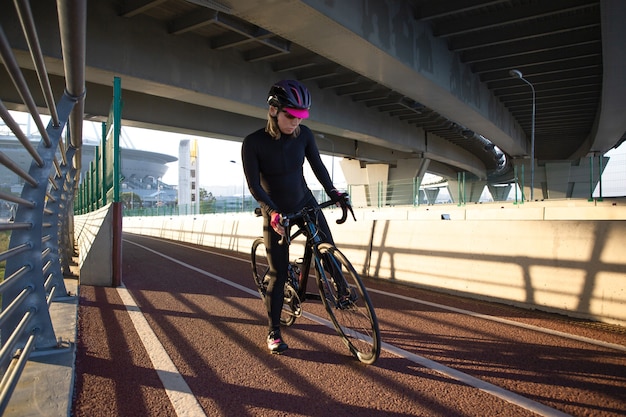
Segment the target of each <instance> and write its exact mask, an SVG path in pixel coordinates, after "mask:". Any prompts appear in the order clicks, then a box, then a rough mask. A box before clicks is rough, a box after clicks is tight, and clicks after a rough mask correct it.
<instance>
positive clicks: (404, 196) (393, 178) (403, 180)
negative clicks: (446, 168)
mask: <svg viewBox="0 0 626 417" xmlns="http://www.w3.org/2000/svg"><path fill="white" fill-rule="evenodd" d="M429 164H430V159H424V158H413V159H399V160H398V162H397V163H396V166H395V167H394V168H390V169H389V187H388V190H389V191H388V192H389V194H390V195H388V196H387V200H386V201H388V202H389V204H391V205H411V204H415V201H414V200H415V197H414V193H415V190H414V186H413V184H414V181H415V180H416V179H419V182H420V184H421V181H422V179H423V178H424V174H425V173H426V170H427V169H428V165H429Z"/></svg>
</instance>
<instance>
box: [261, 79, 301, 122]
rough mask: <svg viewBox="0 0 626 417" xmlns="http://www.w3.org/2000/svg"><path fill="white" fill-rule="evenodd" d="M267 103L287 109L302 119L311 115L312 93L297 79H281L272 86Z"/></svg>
mask: <svg viewBox="0 0 626 417" xmlns="http://www.w3.org/2000/svg"><path fill="white" fill-rule="evenodd" d="M267 104H269V105H270V106H274V107H278V108H279V109H281V110H285V111H286V112H287V113H289V114H291V115H292V116H294V117H297V118H300V119H306V118H307V117H309V108H310V107H311V94H310V93H309V90H307V88H306V87H305V86H304V85H303V84H301V83H300V82H299V81H296V80H281V81H278V82H277V83H276V84H274V85H273V86H272V88H270V92H269V93H268V97H267Z"/></svg>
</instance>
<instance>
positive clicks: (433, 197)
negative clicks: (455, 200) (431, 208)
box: [420, 187, 441, 205]
mask: <svg viewBox="0 0 626 417" xmlns="http://www.w3.org/2000/svg"><path fill="white" fill-rule="evenodd" d="M440 190H441V188H439V187H435V188H425V189H424V194H425V198H426V203H427V204H431V205H432V204H435V201H437V197H438V196H439V191H440ZM420 197H421V193H420ZM421 202H422V201H421V200H420V203H421Z"/></svg>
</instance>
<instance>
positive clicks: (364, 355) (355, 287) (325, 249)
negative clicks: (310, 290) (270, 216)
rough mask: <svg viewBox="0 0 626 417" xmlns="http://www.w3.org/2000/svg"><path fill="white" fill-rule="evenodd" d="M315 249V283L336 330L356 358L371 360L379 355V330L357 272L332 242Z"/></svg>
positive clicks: (367, 361) (374, 314)
mask: <svg viewBox="0 0 626 417" xmlns="http://www.w3.org/2000/svg"><path fill="white" fill-rule="evenodd" d="M316 252H317V253H318V255H319V257H317V259H316V266H315V273H316V275H317V284H318V287H319V291H320V295H321V296H322V302H323V304H324V307H325V308H326V311H327V312H328V315H329V316H330V318H331V321H332V322H333V324H334V326H335V329H336V330H337V333H338V334H339V336H341V338H342V339H343V340H344V343H345V344H346V346H347V347H348V349H350V352H351V353H352V354H353V355H354V356H355V357H356V358H357V359H358V360H359V361H361V362H363V363H365V364H372V363H374V362H375V361H376V359H378V356H379V355H380V330H379V328H378V319H377V318H376V313H375V312H374V307H373V306H372V302H371V301H370V298H369V295H368V294H367V290H366V289H365V286H364V285H363V282H362V281H361V278H360V277H359V274H358V273H357V272H356V271H355V270H354V267H353V266H352V264H351V263H350V261H348V259H347V258H346V257H345V255H344V254H343V253H341V252H340V251H339V249H337V248H336V247H335V246H333V245H331V244H328V243H321V244H319V245H318V246H317V251H316ZM320 262H321V263H320Z"/></svg>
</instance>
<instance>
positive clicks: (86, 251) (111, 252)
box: [74, 203, 121, 286]
mask: <svg viewBox="0 0 626 417" xmlns="http://www.w3.org/2000/svg"><path fill="white" fill-rule="evenodd" d="M116 204H117V206H116ZM116 210H119V213H121V208H120V206H119V203H112V204H108V205H106V206H104V207H103V208H101V209H99V210H96V211H94V212H91V213H88V214H83V215H80V216H75V217H74V236H75V239H76V242H77V246H78V255H79V257H78V263H79V267H80V283H81V284H85V285H97V286H111V285H119V282H118V281H119V277H118V276H119V260H120V255H121V253H119V248H118V246H119V243H118V242H117V241H119V236H116V234H118V235H119V226H118V225H117V222H118V221H119V220H117V216H116V213H115V211H116ZM118 215H119V214H118Z"/></svg>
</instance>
